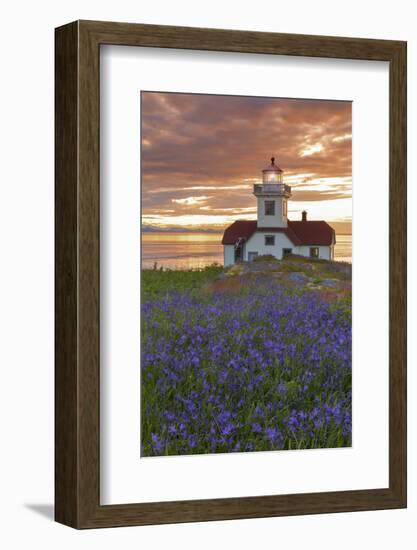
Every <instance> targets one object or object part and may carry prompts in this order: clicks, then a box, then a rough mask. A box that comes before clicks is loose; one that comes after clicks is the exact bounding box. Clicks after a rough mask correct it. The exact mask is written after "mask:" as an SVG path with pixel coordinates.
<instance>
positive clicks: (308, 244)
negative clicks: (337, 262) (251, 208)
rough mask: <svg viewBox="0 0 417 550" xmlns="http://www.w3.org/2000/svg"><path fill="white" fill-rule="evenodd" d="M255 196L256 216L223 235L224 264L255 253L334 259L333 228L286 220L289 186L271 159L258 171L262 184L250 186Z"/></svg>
mask: <svg viewBox="0 0 417 550" xmlns="http://www.w3.org/2000/svg"><path fill="white" fill-rule="evenodd" d="M253 194H254V195H255V197H256V199H257V203H258V204H257V206H258V209H257V219H256V220H238V221H236V222H234V223H233V224H232V225H230V226H229V227H228V228H227V229H226V230H225V232H224V235H223V240H222V244H223V249H224V265H225V266H228V265H232V264H234V263H236V262H240V261H252V260H253V259H254V258H256V256H260V255H266V254H268V255H272V256H275V257H276V258H278V259H282V258H283V257H284V256H285V255H286V254H298V255H301V256H307V257H311V258H316V259H317V258H320V259H325V260H333V259H334V245H335V243H336V236H335V231H334V229H333V228H332V227H330V225H329V224H328V223H327V222H325V221H316V220H314V221H308V220H307V212H305V211H304V212H303V213H302V219H301V220H299V221H291V220H289V219H288V217H287V216H288V200H289V199H290V197H291V187H290V186H289V185H286V184H285V183H284V182H283V171H282V170H281V168H280V167H279V166H277V165H276V164H275V158H274V157H272V158H271V164H269V166H267V167H266V168H265V169H264V170H262V183H261V184H255V185H254V186H253Z"/></svg>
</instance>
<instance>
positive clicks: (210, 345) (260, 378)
mask: <svg viewBox="0 0 417 550" xmlns="http://www.w3.org/2000/svg"><path fill="white" fill-rule="evenodd" d="M287 265H288V264H287ZM326 269H327V270H328V269H329V268H328V267H326ZM283 271H285V270H283ZM300 271H302V269H301V268H300ZM221 272H222V269H221V268H216V267H212V268H206V269H205V270H203V271H200V272H198V271H193V272H191V271H190V272H175V271H172V272H165V271H158V270H149V271H143V272H142V289H143V296H142V335H141V338H142V340H141V349H142V361H141V433H142V441H141V453H142V456H158V455H182V454H197V453H223V452H239V451H266V450H279V449H312V448H326V447H346V446H350V445H351V432H352V423H351V338H352V336H351V306H350V303H351V301H350V290H348V291H347V290H346V288H342V287H341V286H340V285H343V284H344V281H343V280H341V279H343V276H340V275H338V274H337V273H336V277H338V278H337V279H336V281H337V282H338V284H339V282H340V285H339V286H338V288H337V289H336V290H334V289H332V290H330V291H329V289H328V288H326V287H323V286H321V285H320V281H321V279H319V278H318V277H317V273H315V274H314V278H312V277H311V276H310V274H309V273H307V275H306V274H305V273H297V272H294V270H291V269H290V270H289V269H286V273H284V274H282V273H278V275H285V277H286V278H285V279H284V278H282V277H281V278H279V277H277V276H274V273H268V272H267V273H265V271H262V272H260V273H250V274H248V275H247V276H245V277H242V276H236V275H232V276H230V277H229V278H223V279H221V278H220V279H219V278H218V276H219V275H220V274H221ZM297 275H300V277H301V276H302V277H301V279H302V280H301V279H299V280H297ZM317 281H318V282H317ZM314 285H315V286H314ZM341 288H342V289H341Z"/></svg>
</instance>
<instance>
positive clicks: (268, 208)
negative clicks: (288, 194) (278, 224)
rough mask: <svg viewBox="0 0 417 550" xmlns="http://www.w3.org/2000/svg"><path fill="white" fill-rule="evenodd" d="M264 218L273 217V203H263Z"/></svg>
mask: <svg viewBox="0 0 417 550" xmlns="http://www.w3.org/2000/svg"><path fill="white" fill-rule="evenodd" d="M265 216H275V201H265Z"/></svg>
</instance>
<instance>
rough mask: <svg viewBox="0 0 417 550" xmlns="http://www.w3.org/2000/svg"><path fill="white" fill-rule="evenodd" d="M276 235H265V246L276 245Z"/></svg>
mask: <svg viewBox="0 0 417 550" xmlns="http://www.w3.org/2000/svg"><path fill="white" fill-rule="evenodd" d="M274 244H275V237H274V235H265V246H274Z"/></svg>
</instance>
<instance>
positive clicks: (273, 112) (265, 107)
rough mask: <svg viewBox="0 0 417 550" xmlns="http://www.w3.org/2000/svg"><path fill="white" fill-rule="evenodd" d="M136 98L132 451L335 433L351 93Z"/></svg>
mask: <svg viewBox="0 0 417 550" xmlns="http://www.w3.org/2000/svg"><path fill="white" fill-rule="evenodd" d="M140 106H141V121H140V127H141V144H140V147H141V182H140V185H141V243H140V246H141V273H140V274H138V276H139V275H140V277H141V304H140V308H141V362H140V385H141V387H140V394H141V430H140V434H141V435H140V437H141V441H140V448H141V456H142V457H154V456H170V455H191V454H212V453H232V452H253V451H283V450H301V449H323V448H336V447H350V446H351V445H352V306H351V304H352V299H351V294H352V292H351V291H352V285H351V273H352V103H351V102H350V101H333V100H317V99H293V98H271V97H245V96H233V95H209V94H191V93H174V92H163V91H142V92H141V94H140ZM138 185H139V182H138Z"/></svg>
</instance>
